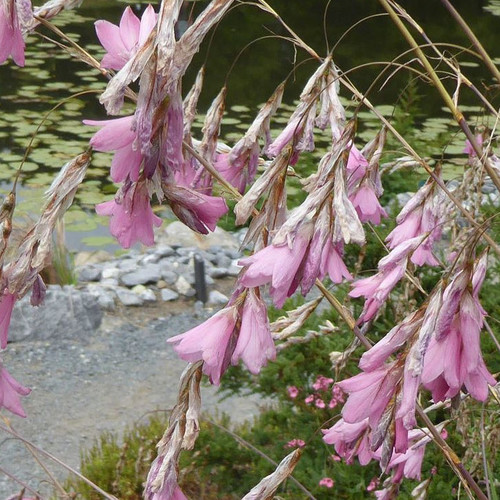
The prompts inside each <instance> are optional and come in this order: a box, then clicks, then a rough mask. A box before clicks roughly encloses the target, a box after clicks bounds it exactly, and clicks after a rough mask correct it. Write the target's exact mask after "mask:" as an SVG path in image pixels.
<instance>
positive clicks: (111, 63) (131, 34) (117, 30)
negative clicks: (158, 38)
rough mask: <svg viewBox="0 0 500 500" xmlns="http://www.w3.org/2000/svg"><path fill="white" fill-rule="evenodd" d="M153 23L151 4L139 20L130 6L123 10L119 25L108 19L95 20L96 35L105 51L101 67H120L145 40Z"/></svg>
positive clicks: (154, 17)
mask: <svg viewBox="0 0 500 500" xmlns="http://www.w3.org/2000/svg"><path fill="white" fill-rule="evenodd" d="M155 24H156V14H155V11H154V9H153V7H152V6H151V5H148V7H147V8H146V10H145V11H144V14H143V15H142V17H141V20H140V21H139V18H138V17H137V16H136V15H135V14H134V13H133V11H132V9H131V8H130V7H127V8H126V9H125V11H124V12H123V15H122V17H121V19H120V25H119V26H116V25H115V24H112V23H110V22H108V21H102V20H101V21H96V23H95V29H96V33H97V37H98V38H99V41H100V42H101V45H102V46H103V47H104V48H105V49H106V51H107V54H106V55H105V56H104V57H103V59H102V61H101V67H103V68H107V69H115V70H120V69H122V68H123V66H125V64H126V63H127V62H128V61H129V60H130V59H131V58H132V57H133V56H134V55H135V54H136V52H137V51H138V50H139V48H140V47H141V46H142V45H143V44H144V42H145V41H146V40H147V38H148V36H149V34H150V33H151V31H152V30H153V28H154V26H155Z"/></svg>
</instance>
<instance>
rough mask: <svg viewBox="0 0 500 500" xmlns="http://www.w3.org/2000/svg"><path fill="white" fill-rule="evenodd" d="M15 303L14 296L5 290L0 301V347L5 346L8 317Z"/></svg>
mask: <svg viewBox="0 0 500 500" xmlns="http://www.w3.org/2000/svg"><path fill="white" fill-rule="evenodd" d="M15 303H16V296H15V295H13V294H11V293H9V292H8V291H7V290H5V291H4V294H3V295H2V298H1V301H0V347H1V348H2V349H5V348H6V347H7V339H8V336H9V326H10V318H11V316H12V310H13V309H14V304H15Z"/></svg>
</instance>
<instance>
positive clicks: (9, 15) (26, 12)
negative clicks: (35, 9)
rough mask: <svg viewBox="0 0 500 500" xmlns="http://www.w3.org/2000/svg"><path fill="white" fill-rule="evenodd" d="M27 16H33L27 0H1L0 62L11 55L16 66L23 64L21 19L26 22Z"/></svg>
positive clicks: (23, 44) (23, 45) (23, 47)
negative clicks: (21, 0)
mask: <svg viewBox="0 0 500 500" xmlns="http://www.w3.org/2000/svg"><path fill="white" fill-rule="evenodd" d="M29 17H31V18H32V17H33V15H32V10H31V2H30V1H29V0H24V1H23V2H19V1H15V0H10V1H6V0H2V2H1V3H0V64H2V63H3V62H5V61H6V60H7V59H8V57H9V56H12V59H13V60H14V62H15V63H16V64H17V65H18V66H24V62H25V59H24V49H25V43H24V38H23V33H22V26H21V24H22V23H21V20H24V21H25V22H27V21H28V20H29V19H28V18H29ZM23 18H26V19H23Z"/></svg>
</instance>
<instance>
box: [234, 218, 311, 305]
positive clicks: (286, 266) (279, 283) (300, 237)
mask: <svg viewBox="0 0 500 500" xmlns="http://www.w3.org/2000/svg"><path fill="white" fill-rule="evenodd" d="M310 229H311V228H306V230H305V231H302V232H301V233H299V234H297V236H296V237H295V240H294V242H293V245H290V246H289V245H287V244H284V245H281V246H275V245H270V246H268V247H265V248H263V249H262V250H260V251H259V252H257V253H255V254H254V255H252V256H250V257H246V258H244V259H241V260H240V261H239V264H240V265H242V266H248V267H247V269H246V270H245V274H244V275H243V277H242V278H241V283H242V285H244V286H246V287H255V286H261V285H264V284H266V283H269V282H270V283H271V289H270V293H271V295H272V297H273V301H274V304H275V305H276V307H283V304H284V303H285V300H286V299H287V297H290V296H291V295H292V294H293V293H294V292H295V290H296V289H297V287H298V285H299V281H298V280H297V278H296V275H297V272H298V271H299V268H300V265H301V263H302V261H303V259H304V256H305V254H306V252H307V249H308V246H309V239H310Z"/></svg>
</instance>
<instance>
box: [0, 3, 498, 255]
mask: <svg viewBox="0 0 500 500" xmlns="http://www.w3.org/2000/svg"><path fill="white" fill-rule="evenodd" d="M270 3H271V5H272V6H273V7H274V8H275V9H276V11H277V12H279V13H280V14H281V16H282V18H283V19H284V20H285V21H286V22H287V23H288V24H289V25H290V26H291V27H292V28H293V29H294V30H295V31H296V32H297V34H298V35H299V36H300V37H302V39H303V40H304V41H305V42H306V43H308V44H309V45H310V46H311V47H312V48H314V50H316V51H317V52H318V53H319V54H320V55H322V56H323V55H325V54H326V53H327V50H328V49H331V48H332V47H334V46H335V48H334V52H333V54H334V60H335V62H336V64H337V65H338V66H339V67H340V68H341V69H342V70H343V71H347V70H351V69H352V71H351V72H350V73H349V77H350V78H351V80H352V81H353V82H354V84H355V85H356V86H357V87H358V88H359V89H360V90H361V91H363V92H364V91H366V90H367V89H368V88H370V86H371V85H372V83H373V81H374V80H375V79H376V78H377V76H378V75H379V73H380V71H381V70H382V68H383V66H384V65H383V64H370V65H369V66H363V67H361V68H358V67H359V66H362V65H366V64H368V63H371V62H373V61H378V62H380V63H386V62H387V61H391V60H393V59H395V58H396V57H397V56H398V55H399V54H401V53H403V52H405V51H407V50H408V46H407V44H406V42H405V41H404V40H403V39H402V37H401V35H400V34H399V32H398V31H397V29H396V28H395V27H394V25H393V24H392V22H391V21H390V20H389V19H388V18H387V16H384V15H380V14H383V12H382V9H381V7H380V6H379V3H378V2H377V1H376V0H349V1H348V0H342V1H340V0H337V1H336V0H334V1H332V2H331V5H330V7H329V9H328V13H327V15H326V17H324V11H325V6H326V4H327V2H326V0H307V1H304V0H301V1H299V0H294V1H292V0H272V1H270ZM204 4H206V2H201V1H200V2H197V3H196V5H195V11H196V10H200V9H201V7H202V6H203V5H204ZM130 5H131V7H132V8H133V9H134V11H135V12H136V13H137V14H138V15H140V13H141V12H142V11H143V10H144V8H145V6H146V5H147V2H130ZM403 5H404V7H405V8H406V9H407V11H408V12H409V13H411V14H412V15H413V16H414V17H415V19H416V20H417V21H418V22H419V23H420V24H421V25H422V26H423V27H424V29H425V31H426V32H427V34H428V35H429V36H430V37H431V39H432V40H433V41H435V42H446V43H451V44H456V45H462V46H465V47H469V45H470V44H469V42H468V41H467V39H466V38H465V36H464V35H463V34H462V33H461V32H460V29H459V28H458V26H457V25H456V24H455V22H454V21H453V20H452V19H451V17H450V16H449V15H448V14H447V12H446V11H445V9H444V8H443V7H442V5H441V2H440V1H439V0H427V1H425V2H422V1H417V0H408V1H405V2H403ZM454 5H455V6H456V8H457V9H458V10H459V11H460V12H461V13H462V15H463V16H464V17H465V18H466V19H467V20H468V22H469V23H470V25H471V27H472V28H473V30H474V31H475V33H476V34H477V36H478V37H479V39H480V40H481V41H482V42H483V44H484V46H485V48H486V49H487V50H488V51H489V52H490V54H491V55H492V57H494V58H497V59H495V62H496V63H500V43H499V42H500V17H498V15H496V14H498V13H500V2H498V1H490V2H486V1H471V0H468V1H466V0H460V1H455V2H454ZM125 6H126V4H125V3H124V2H118V1H116V2H115V1H109V0H85V1H84V2H83V4H82V6H81V8H80V9H78V10H77V11H71V12H65V13H63V14H62V15H60V16H59V17H58V18H57V19H56V21H55V23H56V24H57V25H58V26H59V27H60V28H61V29H62V30H63V31H64V32H65V33H67V34H68V35H69V36H71V38H72V39H73V40H75V41H77V42H78V43H79V44H80V45H82V46H84V47H86V49H87V50H88V51H89V52H90V53H92V54H93V55H94V56H96V57H97V58H98V59H101V57H102V55H103V53H104V52H103V49H102V48H101V47H100V45H99V44H98V41H97V37H96V36H95V31H94V26H93V21H94V20H96V19H107V20H109V21H111V22H114V23H118V21H119V18H120V16H121V13H122V11H123V9H124V8H125ZM369 16H376V17H371V18H369V19H366V20H365V21H362V22H361V23H360V24H358V25H357V26H355V27H354V28H353V29H352V30H351V31H350V32H348V34H347V35H346V36H345V37H343V38H342V39H341V37H342V35H343V34H345V33H346V31H347V30H348V28H349V27H351V26H353V25H355V23H357V22H359V21H360V20H362V19H364V18H368V17H369ZM324 19H325V22H324ZM43 33H44V34H46V35H47V36H49V37H51V38H56V37H55V35H53V34H51V33H49V32H48V31H43ZM286 35H287V34H286V32H285V31H284V30H283V28H282V27H281V25H280V24H279V23H278V22H277V21H276V20H275V19H273V18H272V17H271V16H270V15H269V14H266V13H264V12H262V11H261V10H259V9H257V8H255V7H252V6H248V5H238V6H236V7H235V8H233V9H232V10H231V11H230V13H229V14H228V15H227V16H226V18H225V19H224V20H223V21H222V22H221V23H220V25H219V26H218V28H217V30H216V31H215V34H214V36H213V38H212V39H211V41H210V44H208V43H207V44H205V45H204V46H203V47H202V50H201V51H200V53H199V54H198V55H197V56H196V57H195V59H194V62H193V65H192V68H191V70H190V72H188V74H187V75H186V79H185V90H187V89H188V88H189V85H190V83H191V82H192V81H193V79H194V76H195V74H196V72H197V71H198V69H199V67H200V65H201V64H203V63H204V62H206V79H205V85H204V90H203V93H202V96H201V102H200V111H201V112H203V111H204V110H206V109H207V107H208V106H209V104H210V102H211V100H212V99H213V98H214V97H215V95H216V94H217V93H218V92H219V90H220V88H221V86H222V85H223V84H224V82H225V81H227V84H228V95H227V116H226V122H225V125H224V127H223V131H222V133H223V137H224V138H225V140H226V141H227V142H228V143H232V142H233V141H235V140H237V137H238V134H240V133H242V131H243V130H244V127H245V124H248V123H249V122H250V121H251V120H252V118H253V116H254V114H255V111H256V108H257V106H258V105H259V104H260V103H262V102H263V101H265V100H266V99H267V98H268V97H269V95H270V94H271V93H272V92H273V90H274V88H275V87H276V86H277V85H278V83H280V82H281V81H282V80H284V79H285V78H288V85H287V90H286V93H285V104H284V106H283V108H282V110H281V111H280V113H279V114H278V116H277V118H276V121H275V124H276V126H279V125H282V124H284V123H286V119H287V116H288V115H289V113H290V110H291V107H290V105H291V104H292V103H293V101H294V100H295V99H297V97H298V95H299V93H300V90H301V88H302V86H303V85H304V83H305V81H306V79H307V78H308V76H309V75H310V74H311V73H312V72H313V71H314V70H315V68H316V66H317V64H316V63H315V62H314V61H312V60H308V56H307V54H304V52H303V51H301V50H300V49H297V50H296V49H295V47H294V46H293V45H292V44H291V43H290V42H289V41H287V40H284V39H283V36H286ZM415 36H416V37H418V35H417V34H415ZM262 37H266V38H265V39H260V38H262ZM259 39H260V40H259ZM339 40H340V41H339ZM419 41H422V40H421V39H419ZM252 42H253V43H252ZM337 42H338V43H337ZM249 44H250V45H249ZM447 53H448V54H456V57H457V59H458V60H459V61H460V62H461V63H465V65H464V71H466V73H467V76H468V77H469V78H470V79H471V80H473V81H474V82H475V83H476V85H477V86H478V87H480V89H481V90H482V91H484V92H485V93H487V94H488V95H489V96H490V97H492V98H493V97H494V93H495V92H496V91H495V89H492V90H490V86H491V84H492V78H491V77H490V75H489V74H488V73H487V72H486V71H485V69H484V67H483V65H482V64H481V62H480V61H478V60H477V59H475V58H474V57H473V56H471V55H470V54H467V53H460V50H459V49H457V48H456V47H451V46H450V47H449V49H447ZM238 56H239V57H238ZM409 59H411V55H410V54H406V55H405V56H403V57H402V58H401V60H400V61H401V62H406V61H408V60H409ZM26 61H27V63H26V67H25V68H17V67H16V66H15V65H13V64H12V63H11V62H10V61H9V62H8V63H6V64H4V65H2V66H0V89H1V92H0V113H1V114H0V165H1V168H0V182H1V183H2V186H3V187H4V188H5V189H9V187H10V182H11V180H12V176H13V174H14V172H15V171H16V170H17V168H18V166H19V163H20V160H21V158H22V156H23V154H24V150H25V148H26V146H27V144H28V141H29V137H30V136H31V134H32V133H33V132H34V131H35V129H36V127H37V126H38V125H39V124H40V122H41V120H42V118H43V117H44V115H45V114H46V113H48V112H49V111H50V110H51V108H53V107H54V106H55V105H56V104H57V103H60V102H61V100H63V99H67V100H66V101H65V102H64V103H63V104H62V105H60V107H59V108H58V109H57V110H55V111H53V112H52V113H50V114H49V117H48V119H47V120H46V121H45V122H44V123H43V125H42V126H41V128H40V131H39V133H38V134H37V137H36V139H35V141H34V144H33V150H32V152H31V153H30V155H29V157H28V160H27V162H26V163H25V165H24V167H23V173H22V176H21V179H22V188H21V192H20V197H21V199H22V200H23V205H22V207H21V213H25V214H29V215H30V216H31V217H34V216H35V215H34V214H37V213H38V211H39V207H40V203H41V200H42V194H43V191H44V190H45V189H46V188H47V186H48V185H49V184H50V182H51V180H52V179H53V177H54V175H56V173H57V172H58V170H59V169H60V167H61V166H62V165H63V164H64V163H65V162H66V161H68V160H69V159H70V158H72V157H73V156H74V155H76V154H78V153H79V152H81V151H82V150H83V149H84V148H85V146H86V144H87V143H88V140H89V138H90V137H91V135H92V134H93V133H94V132H95V129H92V128H91V127H85V126H83V125H82V124H81V120H82V119H84V118H91V119H103V118H105V113H104V110H103V108H102V107H101V106H100V105H99V103H98V100H97V99H98V93H100V92H102V91H103V90H104V88H105V85H106V80H105V79H104V77H102V76H101V75H100V74H99V73H98V72H96V71H95V70H92V69H88V68H87V67H86V66H85V64H84V63H82V62H79V61H75V60H72V59H71V58H70V57H69V55H68V54H67V53H64V52H62V51H61V50H60V49H58V48H56V47H54V45H53V43H51V42H49V41H47V40H44V39H43V38H42V37H41V36H39V35H36V34H34V35H31V36H30V37H29V38H28V41H27V54H26ZM434 63H435V65H436V66H438V68H439V69H440V70H442V71H446V67H445V65H444V64H442V63H441V64H440V63H439V61H434ZM233 64H234V66H233ZM230 68H232V69H231V71H230V73H229V75H228V71H229V70H230ZM356 68H358V69H356ZM390 73H391V71H388V72H387V73H386V76H384V77H383V78H381V79H380V81H379V83H378V84H376V85H374V86H373V88H372V90H371V91H370V94H369V97H370V99H371V100H372V101H373V102H375V103H376V104H377V105H379V106H380V109H381V110H382V111H383V112H384V114H385V115H387V116H391V114H392V112H393V106H394V104H395V103H396V101H397V100H398V97H399V96H400V94H401V92H402V90H403V89H404V88H405V86H406V85H407V84H408V81H409V80H408V79H409V75H410V74H409V73H408V72H406V71H404V70H403V71H400V72H398V73H397V74H396V75H394V76H393V77H391V78H390V80H389V81H388V82H387V83H386V84H385V85H384V86H383V88H381V84H382V82H384V81H385V80H386V78H387V77H388V76H389V74H390ZM449 89H450V91H453V90H454V81H453V80H452V79H450V81H449ZM79 92H90V93H88V94H86V95H81V96H78V97H73V98H71V96H72V95H74V94H77V93H79ZM413 92H414V94H415V95H416V96H418V112H415V117H414V120H415V123H416V124H417V125H418V126H419V127H420V128H421V134H422V136H421V138H425V137H429V141H430V142H432V140H434V139H435V137H436V136H437V135H439V134H444V133H448V134H449V133H450V132H451V133H453V132H454V131H455V130H456V127H455V126H454V125H453V123H452V121H451V119H450V115H449V114H447V113H446V112H445V111H443V104H442V101H441V100H440V97H439V96H438V94H437V92H435V91H433V90H432V89H431V88H429V87H425V86H423V85H420V84H418V83H417V84H415V85H414V86H413ZM342 94H343V97H344V98H345V100H346V105H347V104H348V101H349V99H350V98H351V95H349V93H348V92H346V91H342ZM461 102H462V103H463V104H464V110H465V112H466V113H467V115H468V118H469V119H470V120H471V122H472V123H480V122H482V120H483V118H482V112H481V109H480V108H479V107H477V101H476V99H475V98H474V96H473V95H472V94H471V93H470V92H469V91H467V90H463V91H462V96H461ZM351 109H352V107H351ZM201 124H202V119H201V118H200V119H199V120H198V121H197V123H196V124H195V125H196V126H197V127H198V128H201ZM376 126H377V124H376V122H374V120H373V118H372V117H370V115H369V114H368V113H366V112H362V113H360V115H359V131H360V134H359V135H360V139H361V141H360V143H361V142H362V141H363V140H367V139H369V138H370V137H371V136H373V134H374V133H375V127H376ZM426 134H427V136H426ZM462 147H463V146H462V139H461V138H457V140H456V141H455V142H453V140H452V141H451V142H450V143H449V144H448V147H447V150H446V153H447V154H453V153H457V152H459V151H460V148H462ZM429 151H430V153H429V152H428V151H427V152H426V153H427V154H431V155H432V154H434V153H435V154H441V151H440V150H438V149H436V151H433V150H432V149H430V150H429ZM110 158H111V155H109V154H103V153H97V154H96V155H95V160H94V161H93V165H92V167H91V169H90V170H89V174H88V177H87V180H86V182H85V184H84V185H83V186H82V188H81V189H80V190H79V192H78V194H77V204H76V206H75V207H74V208H72V209H71V210H70V212H69V213H68V215H67V217H66V221H65V222H66V228H67V230H68V245H69V247H70V248H73V249H81V248H85V247H86V246H91V247H95V246H98V245H101V244H106V245H107V244H109V243H110V241H111V240H110V238H109V237H108V236H106V235H107V229H105V227H103V224H106V221H105V220H102V219H100V218H98V217H96V216H94V215H93V206H94V204H95V203H97V202H100V201H103V199H104V197H107V199H109V198H110V197H111V194H112V193H114V191H115V190H116V187H115V186H113V185H112V184H111V182H110V181H109V179H108V177H107V174H108V171H109V163H110Z"/></svg>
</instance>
